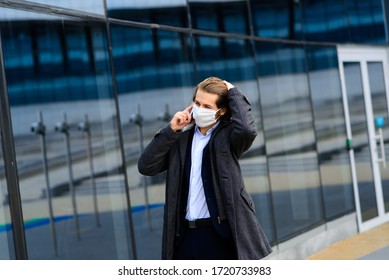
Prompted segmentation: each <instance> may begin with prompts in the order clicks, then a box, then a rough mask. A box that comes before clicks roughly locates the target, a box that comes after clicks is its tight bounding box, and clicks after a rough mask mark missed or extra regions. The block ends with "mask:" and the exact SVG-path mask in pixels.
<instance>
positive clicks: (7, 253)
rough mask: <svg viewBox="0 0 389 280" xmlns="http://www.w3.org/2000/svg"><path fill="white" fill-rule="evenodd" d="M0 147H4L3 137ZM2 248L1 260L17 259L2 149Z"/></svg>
mask: <svg viewBox="0 0 389 280" xmlns="http://www.w3.org/2000/svg"><path fill="white" fill-rule="evenodd" d="M0 45H1V44H0ZM0 147H3V145H2V139H1V136H0ZM0 248H1V250H0V260H9V259H14V258H15V256H14V250H13V237H12V222H11V219H10V209H9V201H8V191H7V181H6V177H5V170H4V158H3V150H2V148H0Z"/></svg>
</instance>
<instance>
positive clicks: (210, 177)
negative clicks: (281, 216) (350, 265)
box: [138, 77, 272, 259]
mask: <svg viewBox="0 0 389 280" xmlns="http://www.w3.org/2000/svg"><path fill="white" fill-rule="evenodd" d="M194 124H195V125H194ZM256 135H257V131H256V127H255V124H254V117H253V115H252V113H251V105H250V103H249V102H248V100H247V99H246V97H245V96H244V95H243V94H242V93H241V92H240V91H239V90H238V89H237V88H235V87H234V86H233V85H232V84H230V83H229V82H226V81H222V80H221V79H219V78H215V77H210V78H207V79H205V80H204V81H202V82H201V83H199V84H198V85H197V86H196V88H195V91H194V95H193V103H192V104H191V105H190V106H189V107H187V108H186V109H185V110H183V111H180V112H177V113H176V114H175V115H174V116H173V118H172V120H171V121H170V123H169V125H167V126H166V127H165V128H163V129H161V130H160V131H159V132H157V134H156V135H155V137H154V138H153V140H152V141H151V143H150V144H149V145H148V146H147V147H146V149H145V150H144V152H143V154H142V155H141V157H140V159H139V161H138V169H139V172H140V173H142V174H144V175H149V176H152V175H155V174H158V173H160V172H163V171H165V170H167V178H166V204H165V212H164V227H163V242H162V258H163V259H261V258H263V257H265V256H266V255H268V254H270V253H271V251H272V250H271V247H270V245H269V243H268V241H267V239H266V237H265V234H264V232H263V231H262V228H261V226H260V225H259V223H258V220H257V218H256V216H255V208H254V204H253V200H252V199H251V197H250V195H249V194H248V193H247V192H246V190H245V187H244V184H243V178H242V174H241V171H240V167H239V162H238V159H239V157H240V156H241V155H242V154H243V153H244V152H245V151H246V150H248V149H249V148H250V146H251V144H252V143H253V141H254V139H255V137H256Z"/></svg>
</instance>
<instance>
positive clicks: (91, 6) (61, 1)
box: [28, 0, 105, 15]
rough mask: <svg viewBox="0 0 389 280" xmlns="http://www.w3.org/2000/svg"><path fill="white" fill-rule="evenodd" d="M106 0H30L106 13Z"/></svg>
mask: <svg viewBox="0 0 389 280" xmlns="http://www.w3.org/2000/svg"><path fill="white" fill-rule="evenodd" d="M104 1H105V0H83V1H80V0H29V1H28V2H34V3H37V4H43V5H50V6H56V7H61V8H65V9H72V10H76V11H82V12H86V13H93V14H99V15H104Z"/></svg>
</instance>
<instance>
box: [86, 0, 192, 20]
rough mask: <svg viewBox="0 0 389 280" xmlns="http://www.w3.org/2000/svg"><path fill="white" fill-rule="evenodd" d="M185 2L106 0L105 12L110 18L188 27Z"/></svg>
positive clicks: (176, 0) (173, 0)
mask: <svg viewBox="0 0 389 280" xmlns="http://www.w3.org/2000/svg"><path fill="white" fill-rule="evenodd" d="M91 1H93V0H91ZM186 2H187V1H186V0H169V1H145V0H131V1H117V0H107V14H108V16H109V17H111V18H117V19H122V20H130V21H139V22H143V23H156V24H164V25H172V26H178V27H188V12H187V7H186Z"/></svg>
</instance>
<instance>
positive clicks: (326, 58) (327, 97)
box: [307, 46, 355, 219]
mask: <svg viewBox="0 0 389 280" xmlns="http://www.w3.org/2000/svg"><path fill="white" fill-rule="evenodd" d="M307 54H308V60H307V61H308V67H309V85H310V89H311V94H312V105H313V113H314V120H315V130H316V145H317V151H318V154H319V164H320V179H321V183H322V188H323V196H324V203H325V204H324V206H325V215H326V218H327V219H333V218H336V217H339V216H341V215H344V214H346V213H348V212H351V211H354V210H355V207H354V194H353V186H352V177H351V167H350V157H349V152H348V150H347V148H346V140H347V135H346V124H345V119H344V111H343V101H342V90H341V86H340V79H339V70H338V60H337V51H336V48H328V47H313V46H311V47H307Z"/></svg>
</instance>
